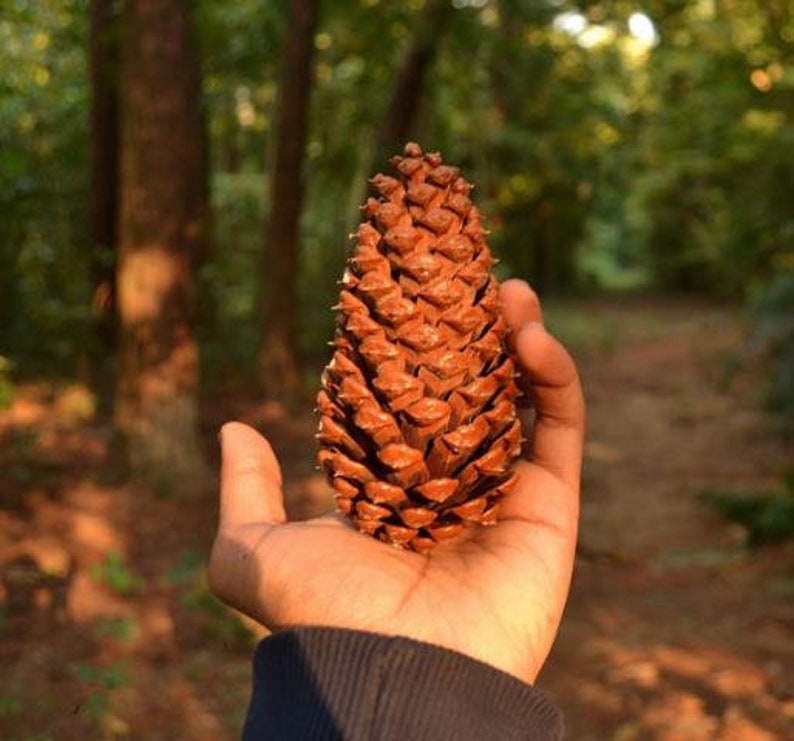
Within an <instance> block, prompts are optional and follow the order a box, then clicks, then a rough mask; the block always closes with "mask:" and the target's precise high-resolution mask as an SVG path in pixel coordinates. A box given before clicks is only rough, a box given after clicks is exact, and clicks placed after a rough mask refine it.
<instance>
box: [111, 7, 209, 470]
mask: <svg viewBox="0 0 794 741" xmlns="http://www.w3.org/2000/svg"><path fill="white" fill-rule="evenodd" d="M192 5H193V4H192V2H191V0H127V3H126V5H125V14H124V42H123V60H122V159H121V221H120V235H119V240H120V248H119V259H118V271H117V284H118V306H119V314H120V322H121V327H120V330H121V343H120V363H119V366H120V375H119V383H118V389H117V404H116V420H117V425H118V427H119V428H120V430H121V431H122V433H123V434H124V435H125V437H126V440H127V443H128V451H129V455H130V462H131V464H132V465H133V468H134V469H136V470H138V471H140V472H142V473H144V474H149V477H154V478H155V479H156V480H158V481H160V482H163V483H166V484H174V485H183V484H187V483H188V482H190V483H192V482H193V480H194V475H195V474H198V473H200V472H201V468H202V465H201V455H200V448H199V438H198V405H197V390H198V379H199V368H198V347H197V343H196V340H195V337H194V331H193V273H194V267H195V264H196V262H197V260H198V257H199V255H198V253H199V251H200V245H201V235H202V226H203V219H202V216H203V214H202V213H201V206H200V204H201V201H202V199H201V197H200V196H199V195H197V193H199V192H200V191H201V190H202V187H201V185H200V184H199V186H198V187H197V184H196V183H195V178H196V177H197V176H199V175H200V173H202V172H203V171H204V169H203V168H204V162H205V159H204V155H203V153H202V151H201V150H202V147H201V141H202V132H201V129H200V126H199V125H198V124H199V122H200V120H201V117H200V115H199V105H200V102H199V96H198V85H197V81H198V80H199V79H200V77H199V72H198V60H197V55H196V50H195V48H194V44H193V33H192V24H191V8H192Z"/></svg>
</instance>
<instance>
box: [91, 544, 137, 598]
mask: <svg viewBox="0 0 794 741" xmlns="http://www.w3.org/2000/svg"><path fill="white" fill-rule="evenodd" d="M91 576H93V577H94V579H96V580H97V581H98V582H100V583H102V584H104V585H105V586H107V587H109V588H110V589H112V590H113V591H114V592H117V593H118V594H120V595H131V594H137V593H138V592H140V591H141V590H142V589H143V587H144V586H145V582H144V580H143V579H142V578H141V577H140V576H138V575H137V574H135V573H134V572H133V571H131V570H130V568H129V566H128V565H127V563H126V562H125V560H124V556H122V555H121V553H119V552H118V551H110V552H109V553H108V554H107V556H105V559H104V561H102V563H100V564H98V565H96V566H94V568H93V569H91Z"/></svg>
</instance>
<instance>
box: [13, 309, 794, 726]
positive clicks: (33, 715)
mask: <svg viewBox="0 0 794 741" xmlns="http://www.w3.org/2000/svg"><path fill="white" fill-rule="evenodd" d="M548 316H549V323H550V325H551V326H552V327H553V328H555V329H556V330H557V331H559V333H560V334H561V335H562V336H563V337H564V338H566V340H567V341H568V343H569V344H570V345H571V346H572V347H573V348H574V350H575V352H576V355H577V357H578V359H579V361H580V364H581V367H582V372H583V377H584V381H585V387H586V391H587V397H588V402H589V415H590V423H589V428H590V435H589V442H588V449H587V465H586V472H585V486H584V499H583V514H582V531H581V532H582V547H581V553H580V557H579V559H578V562H577V569H576V575H575V581H574V589H573V593H572V596H571V601H570V605H569V609H568V611H567V613H566V617H565V620H564V623H563V626H562V630H561V634H560V638H559V640H558V642H557V645H556V647H555V649H554V652H553V654H552V657H551V659H550V661H549V664H548V665H547V668H546V669H545V671H544V673H543V675H542V676H541V678H540V685H541V686H542V687H543V688H544V689H545V690H546V691H547V692H548V693H550V694H551V695H552V696H553V697H554V698H555V699H556V701H557V702H558V703H559V704H560V705H561V707H562V708H563V709H564V712H565V715H566V719H567V723H568V728H569V735H568V737H569V738H570V739H572V740H575V741H588V740H589V739H592V740H593V741H632V740H633V739H638V740H639V739H643V740H644V739H658V740H660V741H689V740H692V741H713V740H716V741H763V740H766V739H787V738H794V544H788V545H783V546H776V547H774V548H768V549H765V550H763V551H760V552H757V553H754V554H748V553H747V552H745V551H744V550H743V549H742V547H741V538H742V533H741V531H740V530H737V529H736V528H735V527H732V526H730V525H727V524H725V522H724V521H723V520H721V519H719V518H718V517H717V516H716V515H715V514H714V513H713V512H712V511H710V510H708V509H706V508H705V507H703V506H702V505H700V504H699V503H698V502H697V500H696V498H695V495H696V493H697V492H698V491H699V490H700V489H702V488H704V487H705V486H722V487H725V488H733V487H739V488H746V489H751V490H752V489H762V488H769V487H774V486H776V485H777V483H778V477H779V475H780V473H781V472H782V470H783V468H784V467H785V466H786V464H788V465H791V463H792V461H794V450H792V447H791V445H790V444H789V445H788V447H786V445H785V444H784V443H783V441H782V438H781V436H780V435H779V434H778V433H777V432H776V431H775V428H774V424H773V423H772V422H771V420H770V419H769V418H768V417H766V416H765V415H764V414H763V413H762V412H761V411H759V399H760V394H761V385H760V384H756V383H754V382H753V379H752V377H751V376H750V375H749V374H748V373H746V372H745V373H741V374H739V375H738V376H737V377H736V378H734V379H733V380H732V382H731V383H730V384H728V383H727V380H728V376H729V374H728V371H729V370H730V359H731V357H732V354H734V353H735V352H736V351H737V350H738V348H739V346H740V342H741V331H740V328H739V326H738V316H737V315H736V314H734V313H732V312H729V311H725V310H717V309H711V308H704V307H702V306H701V307H697V306H684V305H673V306H670V305H661V304H660V305H649V304H644V305H626V304H588V305H587V306H578V307H559V308H554V307H553V308H552V309H551V310H550V311H549V314H548ZM90 407H91V400H90V397H86V394H85V392H84V391H82V390H80V389H79V388H77V389H74V388H73V389H65V390H60V391H58V392H57V393H53V392H52V390H51V389H48V388H46V387H41V388H36V387H31V388H26V389H23V390H21V391H20V394H19V397H18V400H17V402H16V404H15V406H14V408H12V410H10V411H9V412H5V413H0V441H2V445H0V469H2V472H3V475H2V477H0V566H2V565H4V564H8V563H9V562H11V561H12V560H13V559H14V558H18V557H19V556H20V554H29V555H30V556H32V557H33V558H34V559H35V561H36V563H37V565H38V568H40V570H41V572H42V573H46V574H47V575H50V576H52V575H55V576H57V577H59V578H61V577H63V590H62V591H63V592H64V593H65V594H67V597H68V605H67V610H66V611H65V612H64V611H60V610H59V609H57V605H56V609H55V610H52V609H50V607H51V605H50V603H51V602H52V599H53V596H55V591H54V590H52V589H49V588H45V589H43V590H40V591H39V593H37V595H36V603H35V604H34V605H31V606H30V607H29V608H28V609H27V610H25V611H22V612H19V611H10V610H4V611H2V612H0V667H2V668H0V674H2V681H0V738H4V739H5V738H8V739H28V740H29V741H32V740H33V739H38V740H39V741H42V740H43V739H56V738H57V739H66V740H67V741H69V740H71V739H75V740H76V739H84V738H108V739H116V738H118V739H122V738H146V739H171V738H173V739H188V740H190V741H204V740H205V739H206V740H207V741H209V740H212V741H216V740H219V739H233V738H236V737H237V733H238V729H239V727H240V722H241V719H242V716H243V713H244V710H245V704H246V701H247V693H248V691H249V665H250V664H249V662H250V653H251V646H252V641H253V640H254V636H253V634H252V633H251V632H250V631H249V630H248V629H247V628H246V627H245V626H243V625H242V624H241V623H240V622H239V621H238V620H237V619H236V618H235V617H233V616H231V615H229V613H228V612H227V611H225V610H224V609H223V608H221V607H220V606H219V605H218V604H217V603H216V602H215V601H214V599H213V598H212V597H211V596H210V594H209V592H208V590H207V588H206V583H205V581H204V578H203V564H204V559H205V556H206V553H207V549H208V546H209V543H210V542H211V537H212V530H213V526H214V517H215V507H216V502H215V493H214V491H212V489H211V488H208V490H207V492H205V493H204V494H203V495H201V496H197V497H194V498H192V499H191V500H190V501H175V500H174V499H173V498H171V497H169V496H168V495H167V493H166V494H161V496H159V497H155V498H152V497H151V496H150V495H142V493H141V492H139V491H136V490H135V489H134V488H133V487H130V486H127V485H123V484H121V483H119V477H118V475H117V474H116V472H115V471H114V470H113V467H112V464H111V462H110V458H109V456H108V445H109V440H110V437H109V433H108V430H107V429H105V428H102V427H99V426H98V425H96V424H95V423H94V422H92V421H91V409H90ZM231 416H233V417H236V418H240V419H244V420H246V421H249V422H251V423H253V424H255V425H257V426H258V427H260V428H261V429H264V430H265V431H266V432H267V433H268V434H269V435H270V436H271V438H272V440H273V442H274V445H275V447H276V449H277V452H278V453H279V455H280V457H281V459H282V464H283V467H284V470H285V478H286V481H287V482H288V484H287V491H286V494H287V498H288V509H289V510H290V512H291V514H292V515H293V516H299V517H302V516H309V515H311V514H315V513H318V512H322V511H324V510H325V509H326V508H327V507H328V506H329V495H328V487H327V486H326V485H325V483H324V481H323V480H322V478H321V477H320V476H318V475H317V473H316V472H315V471H314V466H313V450H314V440H313V433H314V420H313V418H312V417H311V415H310V414H308V413H306V414H298V415H295V414H288V413H287V412H286V411H285V410H284V409H283V408H281V407H280V406H279V405H277V404H272V403H264V404H250V403H239V402H238V403H225V402H224V403H219V404H215V405H213V407H212V408H211V409H210V408H208V410H207V413H206V415H205V417H206V420H207V425H206V429H207V441H208V442H207V448H208V451H210V454H211V455H214V434H215V429H217V424H219V423H220V422H221V421H223V420H224V419H226V418H228V417H231ZM70 564H71V565H72V566H73V568H71V567H70ZM70 568H71V571H70ZM56 601H57V600H56ZM62 613H64V614H62Z"/></svg>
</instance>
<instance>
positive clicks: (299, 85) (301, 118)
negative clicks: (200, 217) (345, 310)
mask: <svg viewBox="0 0 794 741" xmlns="http://www.w3.org/2000/svg"><path fill="white" fill-rule="evenodd" d="M318 14H319V2H318V0H292V2H291V3H290V18H289V26H288V30H287V39H286V45H285V49H284V55H283V63H282V70H281V81H280V86H279V104H278V118H277V124H276V128H277V130H276V137H277V139H276V147H275V164H274V167H273V169H272V172H271V178H270V213H269V216H268V219H267V222H266V226H265V250H264V255H265V261H264V265H263V276H262V277H263V281H262V283H263V285H264V286H266V291H267V292H266V297H265V301H264V302H263V308H264V326H265V334H264V342H263V347H262V351H261V355H260V371H261V380H262V384H263V386H264V388H265V391H266V393H268V395H270V396H273V397H280V396H282V395H284V394H288V395H289V394H292V393H294V392H295V391H296V390H297V387H298V374H297V363H296V360H295V331H296V320H295V313H296V307H297V274H298V259H299V252H300V216H301V211H302V208H303V193H304V187H303V173H302V170H303V161H304V152H305V149H306V138H307V131H308V118H309V97H310V92H311V87H312V81H313V75H312V59H313V56H314V33H315V30H316V28H317V19H318Z"/></svg>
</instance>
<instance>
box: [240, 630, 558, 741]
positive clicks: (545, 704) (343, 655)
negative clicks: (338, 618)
mask: <svg viewBox="0 0 794 741" xmlns="http://www.w3.org/2000/svg"><path fill="white" fill-rule="evenodd" d="M561 737H562V718H561V716H560V713H559V711H558V710H557V708H556V707H555V706H554V705H553V704H552V703H551V702H550V701H549V700H548V699H547V698H546V697H544V696H543V695H542V694H541V693H540V692H539V691H537V690H535V689H534V688H532V687H531V686H529V685H527V684H524V683H522V682H520V681H518V680H517V679H515V678H514V677H511V676H510V675H508V674H505V673H503V672H500V671H498V670H496V669H494V668H492V667H490V666H488V665H486V664H482V663H480V662H478V661H475V660H473V659H470V658H468V657H466V656H464V655H462V654H458V653H455V652H453V651H447V650H445V649H442V648H438V647H435V646H431V645H429V644H425V643H419V642H416V641H411V640H408V639H405V638H390V637H387V636H381V635H377V634H374V633H364V632H357V631H346V630H335V629H328V628H298V629H294V630H287V631H283V632H280V633H277V634H275V635H273V636H271V637H269V638H267V639H265V640H264V641H262V642H261V643H260V644H259V647H258V648H257V652H256V656H255V660H254V686H253V696H252V699H251V706H250V708H249V714H248V718H247V720H246V726H245V731H244V734H243V738H244V740H245V741H254V739H312V740H315V739H316V740H322V739H345V741H359V740H363V739H378V740H379V741H389V740H390V739H394V740H395V741H396V740H397V739H400V741H404V739H412V740H413V739H417V740H419V739H433V741H444V739H455V740H456V741H465V740H466V739H472V740H475V739H476V740H477V741H487V740H488V739H499V741H510V740H511V739H524V740H525V741H526V740H530V741H531V740H535V741H547V740H550V739H559V738H561Z"/></svg>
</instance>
